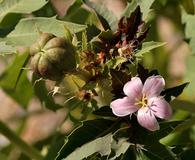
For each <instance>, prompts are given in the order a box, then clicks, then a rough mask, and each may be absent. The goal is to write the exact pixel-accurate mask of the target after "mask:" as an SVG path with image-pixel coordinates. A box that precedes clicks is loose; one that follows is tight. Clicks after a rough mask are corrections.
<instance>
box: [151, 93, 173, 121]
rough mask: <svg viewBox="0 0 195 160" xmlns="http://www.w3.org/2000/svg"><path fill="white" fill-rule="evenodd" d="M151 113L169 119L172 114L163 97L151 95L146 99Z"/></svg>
mask: <svg viewBox="0 0 195 160" xmlns="http://www.w3.org/2000/svg"><path fill="white" fill-rule="evenodd" d="M148 105H149V106H150V108H151V110H152V112H153V114H154V115H155V116H156V117H159V118H162V119H169V118H170V117H171V115H172V109H171V106H170V105H169V103H168V102H167V101H166V100H165V99H164V98H163V97H153V98H150V99H149V100H148Z"/></svg>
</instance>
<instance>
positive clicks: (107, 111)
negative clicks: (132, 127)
mask: <svg viewBox="0 0 195 160" xmlns="http://www.w3.org/2000/svg"><path fill="white" fill-rule="evenodd" d="M93 114H95V115H98V116H104V117H116V116H115V115H114V114H113V113H112V109H111V108H110V106H104V107H101V108H100V109H98V110H96V111H94V112H93Z"/></svg>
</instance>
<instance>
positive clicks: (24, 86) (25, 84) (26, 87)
mask: <svg viewBox="0 0 195 160" xmlns="http://www.w3.org/2000/svg"><path fill="white" fill-rule="evenodd" d="M28 56H29V55H28V53H27V52H26V53H24V54H22V55H18V54H17V55H16V58H15V59H14V61H13V63H12V64H11V65H10V66H9V67H8V68H7V69H6V71H5V72H4V73H3V74H2V75H1V77H0V86H1V87H2V88H3V90H4V91H5V92H6V93H7V94H8V95H10V96H11V97H12V98H14V99H15V100H16V101H17V102H18V103H19V104H20V105H22V106H23V107H27V105H28V102H29V101H30V99H31V98H32V96H33V89H32V85H31V83H30V82H29V80H28V79H27V74H26V71H23V67H24V64H25V61H26V59H27V58H28ZM22 71H23V72H22ZM19 77H20V79H19ZM17 82H18V85H17V87H16V84H17ZM15 87H16V88H15Z"/></svg>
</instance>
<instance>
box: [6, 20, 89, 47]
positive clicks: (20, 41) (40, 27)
mask: <svg viewBox="0 0 195 160" xmlns="http://www.w3.org/2000/svg"><path fill="white" fill-rule="evenodd" d="M64 26H65V27H66V28H68V29H69V30H70V32H71V33H72V34H74V33H78V32H81V31H83V30H85V29H86V26H85V25H80V24H75V23H71V22H65V21H60V20H57V19H56V18H55V17H51V18H46V17H32V18H24V19H22V20H21V21H20V22H19V23H18V24H17V26H16V28H15V30H13V31H12V32H11V33H9V34H8V35H7V37H6V38H5V41H6V42H7V43H8V44H12V45H15V46H20V45H27V46H28V45H31V44H32V43H33V42H34V41H35V40H36V38H37V36H38V34H39V32H38V31H41V32H48V33H53V34H54V35H56V36H60V37H64V36H65V30H64Z"/></svg>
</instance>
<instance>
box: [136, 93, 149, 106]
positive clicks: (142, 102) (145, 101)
mask: <svg viewBox="0 0 195 160" xmlns="http://www.w3.org/2000/svg"><path fill="white" fill-rule="evenodd" d="M135 105H137V106H138V107H140V108H141V107H147V106H148V99H147V97H146V96H142V98H141V99H138V100H136V102H135Z"/></svg>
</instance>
